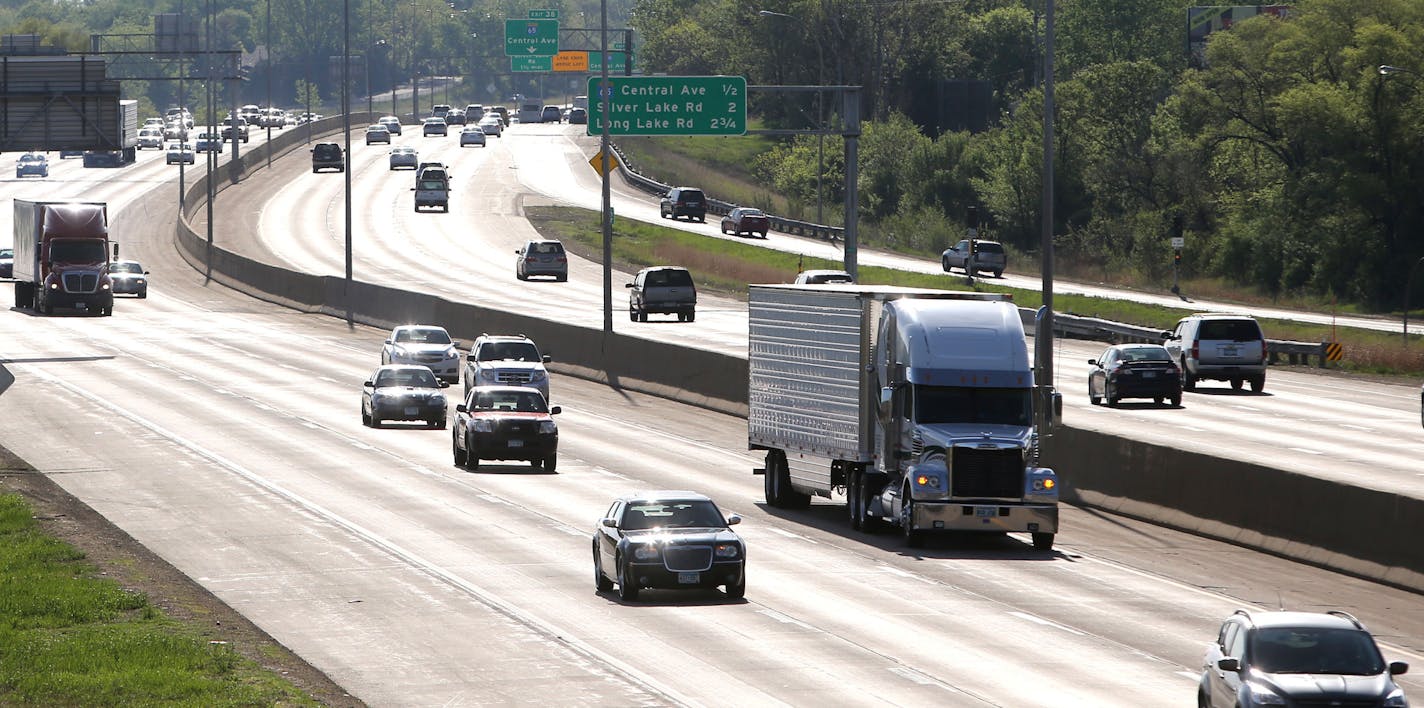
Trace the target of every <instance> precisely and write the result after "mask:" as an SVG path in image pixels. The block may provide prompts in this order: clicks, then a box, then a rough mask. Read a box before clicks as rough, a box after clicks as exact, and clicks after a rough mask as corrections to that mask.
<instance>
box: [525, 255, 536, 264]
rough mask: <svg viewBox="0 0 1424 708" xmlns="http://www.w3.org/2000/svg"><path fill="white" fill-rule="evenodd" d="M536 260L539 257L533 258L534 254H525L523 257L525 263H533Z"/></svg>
mask: <svg viewBox="0 0 1424 708" xmlns="http://www.w3.org/2000/svg"><path fill="white" fill-rule="evenodd" d="M538 260H539V259H538V258H535V257H534V256H526V257H525V258H524V262H525V263H534V262H536V261H538Z"/></svg>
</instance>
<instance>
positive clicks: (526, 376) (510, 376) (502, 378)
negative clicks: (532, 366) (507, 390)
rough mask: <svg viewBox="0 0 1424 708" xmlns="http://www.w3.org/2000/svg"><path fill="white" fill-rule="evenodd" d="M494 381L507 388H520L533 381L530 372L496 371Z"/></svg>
mask: <svg viewBox="0 0 1424 708" xmlns="http://www.w3.org/2000/svg"><path fill="white" fill-rule="evenodd" d="M495 380H496V381H498V382H500V383H502V384H505V385H509V386H522V385H524V384H527V383H529V382H530V381H533V380H534V373H533V372H531V371H496V372H495Z"/></svg>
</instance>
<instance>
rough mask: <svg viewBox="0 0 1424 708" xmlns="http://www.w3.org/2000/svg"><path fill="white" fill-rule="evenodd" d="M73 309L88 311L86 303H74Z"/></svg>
mask: <svg viewBox="0 0 1424 708" xmlns="http://www.w3.org/2000/svg"><path fill="white" fill-rule="evenodd" d="M74 309H76V310H87V309H89V303H87V302H79V303H75V304H74Z"/></svg>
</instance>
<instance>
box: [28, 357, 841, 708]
mask: <svg viewBox="0 0 1424 708" xmlns="http://www.w3.org/2000/svg"><path fill="white" fill-rule="evenodd" d="M30 368H31V369H32V370H33V371H34V372H35V374H36V375H37V376H39V377H41V378H44V379H46V380H48V381H49V383H50V384H52V385H54V386H58V387H60V388H63V389H65V390H67V391H69V392H70V393H73V394H74V395H76V396H79V397H80V398H84V399H87V400H89V401H91V402H92V403H93V404H94V405H96V406H99V407H101V408H106V409H108V410H110V411H112V412H113V413H116V414H118V415H119V416H122V417H123V418H125V419H127V420H130V421H132V422H133V423H135V424H137V425H140V426H142V427H144V428H147V429H149V430H150V431H152V432H153V433H154V434H156V435H158V436H160V437H163V438H167V439H168V440H170V441H172V442H173V443H175V444H177V445H178V446H179V447H181V448H183V449H184V450H186V451H188V452H189V453H190V454H193V455H197V456H198V457H202V458H206V459H207V460H209V461H211V462H213V463H214V464H216V465H218V466H219V467H221V468H223V469H226V470H228V471H229V472H231V473H232V474H233V475H235V476H236V477H238V478H240V479H242V480H244V481H246V482H247V483H249V484H251V485H253V486H254V487H257V488H259V489H262V490H265V491H266V492H268V493H269V494H272V495H273V496H276V497H277V498H279V499H283V500H285V501H286V502H287V503H289V504H291V505H293V506H295V507H298V508H300V509H302V510H304V511H306V512H307V513H309V514H311V515H312V516H314V517H316V518H319V519H323V520H325V521H326V522H327V523H329V524H331V525H332V526H335V527H337V528H339V529H342V530H344V531H346V532H347V533H349V534H351V535H352V536H354V537H356V538H358V539H360V540H362V541H365V542H366V543H369V544H371V545H372V546H374V547H376V548H378V549H380V550H381V551H383V552H385V553H386V554H388V555H390V556H391V557H393V558H395V559H397V560H399V561H401V562H403V563H405V564H406V565H407V566H409V567H410V568H411V570H413V571H415V572H418V573H423V574H425V575H427V576H429V577H430V578H432V579H434V580H438V581H440V582H443V583H445V584H447V585H449V586H451V587H453V588H455V589H457V590H459V591H461V592H464V593H465V594H466V595H469V596H470V597H473V598H475V599H476V600H478V601H479V602H480V603H482V604H483V605H485V606H486V607H488V608H489V609H491V610H493V611H494V612H497V613H499V614H501V615H503V616H505V617H507V618H509V620H510V621H512V622H516V623H519V624H522V625H524V626H526V627H528V628H530V629H531V630H534V631H536V632H540V633H543V634H544V635H545V636H546V637H549V638H550V640H551V641H555V642H557V643H560V644H562V645H563V646H565V647H567V648H568V649H569V650H570V651H573V652H575V653H577V654H579V655H580V656H582V657H584V658H585V659H587V660H589V661H591V662H592V663H594V664H595V665H596V664H603V665H605V666H608V667H611V668H613V669H614V670H616V671H618V672H619V673H620V674H622V675H623V677H624V678H626V679H628V680H629V681H631V682H633V683H636V684H639V685H640V686H642V687H643V688H644V689H646V690H648V691H649V692H652V693H657V694H662V695H663V696H665V697H667V698H669V699H670V700H673V701H675V702H678V703H683V704H685V705H700V704H698V703H696V702H694V701H692V700H690V699H689V697H687V696H684V695H683V694H681V693H679V692H678V691H676V690H674V689H673V688H672V687H671V686H667V685H664V684H663V683H661V682H659V681H658V680H657V679H655V678H653V676H652V675H650V674H647V673H645V672H644V671H642V670H641V669H639V668H637V667H636V666H634V665H633V664H630V663H628V662H625V661H623V660H620V659H618V658H616V657H612V656H609V655H608V654H607V653H606V652H603V651H599V650H597V649H595V648H594V647H593V646H592V645H590V644H589V643H587V642H585V641H583V640H581V639H579V638H578V635H577V634H575V633H573V632H570V631H568V629H567V628H565V627H562V626H560V625H558V624H555V623H554V622H552V621H549V620H545V619H542V618H540V617H538V616H535V615H532V614H529V613H528V612H525V611H524V610H522V609H520V608H519V606H518V605H515V604H512V603H509V602H507V601H505V600H504V599H502V598H500V597H499V596H498V595H496V594H494V593H493V592H491V591H489V590H486V589H485V588H483V587H480V586H479V585H476V584H474V583H472V582H470V581H468V580H466V579H464V578H462V577H460V576H459V575H456V574H455V572H454V571H451V570H447V569H446V568H445V567H444V566H441V565H439V564H437V563H435V562H434V561H430V560H427V559H426V558H424V557H422V556H420V555H418V554H416V553H415V552H414V551H411V550H408V549H406V548H404V547H402V546H400V545H397V544H396V543H395V542H394V541H392V540H391V539H388V538H386V537H384V536H381V535H380V534H377V533H376V532H375V531H373V530H371V529H368V528H366V527H364V526H362V525H360V524H358V523H356V522H355V521H353V520H351V519H349V518H346V517H344V516H342V515H340V514H338V513H336V512H335V511H332V510H330V509H327V508H326V507H324V506H322V505H320V504H318V503H316V502H315V501H313V500H311V499H307V498H306V497H303V496H301V495H300V494H297V493H296V492H293V491H291V490H289V489H287V488H286V487H283V486H282V485H280V484H278V483H276V482H273V481H272V480H269V479H267V478H265V477H263V476H261V475H259V474H257V473H256V472H253V471H252V470H249V469H247V468H246V467H243V466H242V465H239V464H238V463H237V462H235V461H233V460H229V459H228V458H226V457H224V456H223V455H221V454H219V453H217V452H215V451H213V450H210V449H208V448H206V447H203V446H201V445H199V444H198V443H197V442H195V441H193V440H190V439H188V438H185V437H183V436H181V435H179V434H178V433H177V432H175V431H172V430H169V429H167V428H165V427H163V426H161V425H159V424H158V423H157V422H155V421H152V420H149V419H148V418H145V417H143V416H141V415H139V414H137V413H135V412H133V411H131V410H128V409H126V408H122V407H120V406H119V405H118V404H116V403H113V402H111V401H109V400H107V399H105V398H103V397H102V396H99V395H97V394H93V393H90V392H89V391H87V390H85V389H82V388H80V387H79V386H77V385H75V384H72V383H70V382H68V381H65V380H63V379H61V378H59V377H58V376H55V375H53V374H50V373H48V372H45V371H43V370H41V369H39V368H38V367H30ZM480 496H481V497H484V498H486V499H489V500H491V501H497V502H498V503H501V504H509V502H507V501H504V500H503V499H499V498H498V497H493V496H490V495H485V494H482V495H480ZM787 619H788V620H789V621H790V622H794V623H796V624H801V625H802V626H803V627H807V628H808V629H810V627H808V626H807V625H805V624H802V623H800V622H797V621H796V620H792V619H790V618H787ZM817 631H818V630H817Z"/></svg>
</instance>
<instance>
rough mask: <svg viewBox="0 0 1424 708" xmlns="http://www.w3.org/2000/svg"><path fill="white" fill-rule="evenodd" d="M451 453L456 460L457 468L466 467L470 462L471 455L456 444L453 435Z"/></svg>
mask: <svg viewBox="0 0 1424 708" xmlns="http://www.w3.org/2000/svg"><path fill="white" fill-rule="evenodd" d="M450 452H451V456H452V457H454V458H455V466H456V467H464V466H465V463H467V462H469V460H470V453H469V452H466V451H465V450H461V449H460V446H459V445H458V444H456V443H455V436H453V435H452V436H450Z"/></svg>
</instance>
